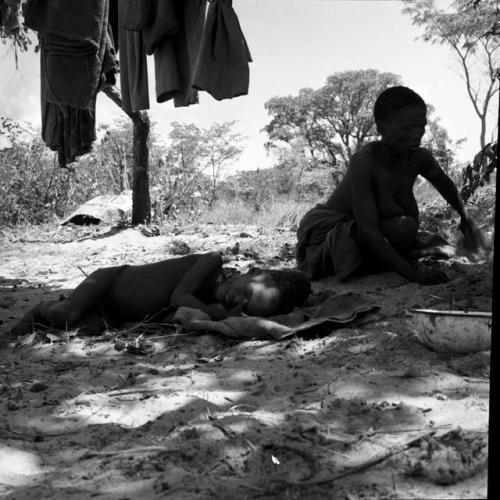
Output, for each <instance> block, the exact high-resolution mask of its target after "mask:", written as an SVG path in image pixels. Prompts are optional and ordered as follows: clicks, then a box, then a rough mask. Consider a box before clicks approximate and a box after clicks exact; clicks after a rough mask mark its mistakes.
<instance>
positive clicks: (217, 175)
mask: <svg viewBox="0 0 500 500" xmlns="http://www.w3.org/2000/svg"><path fill="white" fill-rule="evenodd" d="M234 124H235V122H234V121H232V122H225V123H214V124H213V125H212V126H211V127H210V128H209V129H208V130H205V131H204V134H203V135H204V136H205V137H204V139H205V141H204V145H205V146H204V150H205V158H206V159H205V160H204V161H205V162H206V164H207V165H208V168H209V171H210V179H211V185H212V189H211V195H210V200H209V204H210V205H212V204H213V203H214V202H215V201H216V199H217V188H218V186H219V182H220V180H221V176H222V172H223V170H224V168H225V167H227V166H228V165H229V164H230V163H231V162H234V161H236V159H237V158H238V157H239V156H240V154H241V152H242V151H243V147H242V141H243V138H242V136H241V135H240V134H237V133H234V132H232V130H231V129H232V127H233V126H234Z"/></svg>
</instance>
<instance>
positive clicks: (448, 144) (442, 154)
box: [422, 104, 465, 175]
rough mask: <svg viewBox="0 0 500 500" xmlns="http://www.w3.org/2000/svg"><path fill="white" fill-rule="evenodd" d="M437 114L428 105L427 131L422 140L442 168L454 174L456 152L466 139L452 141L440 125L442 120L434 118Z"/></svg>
mask: <svg viewBox="0 0 500 500" xmlns="http://www.w3.org/2000/svg"><path fill="white" fill-rule="evenodd" d="M434 112H435V109H434V106H432V104H428V105H427V130H426V133H425V135H424V137H423V138H422V147H424V148H426V149H428V150H429V151H430V152H431V153H432V155H433V156H434V158H436V160H437V162H438V163H439V165H440V166H441V168H442V169H443V170H444V171H445V172H446V173H447V174H448V175H450V174H453V172H452V170H453V167H454V164H455V151H456V150H457V148H459V147H460V145H461V144H462V143H463V141H464V140H465V139H459V140H458V141H452V140H451V138H450V136H449V135H448V132H447V131H446V129H445V128H444V127H442V126H441V125H440V121H441V119H440V118H439V117H434V116H433V114H434Z"/></svg>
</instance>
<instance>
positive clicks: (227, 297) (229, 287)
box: [215, 269, 311, 316]
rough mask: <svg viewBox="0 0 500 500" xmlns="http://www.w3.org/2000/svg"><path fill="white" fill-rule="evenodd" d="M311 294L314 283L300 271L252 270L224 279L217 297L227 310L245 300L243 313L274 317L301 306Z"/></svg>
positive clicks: (217, 291)
mask: <svg viewBox="0 0 500 500" xmlns="http://www.w3.org/2000/svg"><path fill="white" fill-rule="evenodd" d="M310 293H311V284H310V283H309V280H308V279H307V278H306V276H305V275H304V274H303V273H301V272H300V271H295V270H281V271H278V270H270V271H263V270H261V269H253V270H251V271H250V272H249V273H248V274H244V275H240V274H237V275H233V276H231V277H230V278H228V279H227V280H226V281H224V282H222V283H221V284H220V285H219V286H218V287H217V289H216V291H215V298H216V300H217V301H218V302H221V303H222V304H224V306H225V307H226V308H228V309H232V308H234V307H236V306H238V305H239V304H240V303H242V302H245V307H244V308H243V312H245V313H246V314H248V315H250V316H272V315H275V314H285V313H288V312H290V311H291V310H292V309H293V308H294V307H295V306H300V305H301V304H302V303H303V302H304V301H305V300H306V298H307V297H308V296H309V294H310Z"/></svg>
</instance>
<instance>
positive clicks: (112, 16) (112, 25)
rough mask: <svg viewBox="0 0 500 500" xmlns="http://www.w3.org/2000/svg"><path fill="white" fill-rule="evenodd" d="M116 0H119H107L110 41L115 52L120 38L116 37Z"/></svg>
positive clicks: (118, 46)
mask: <svg viewBox="0 0 500 500" xmlns="http://www.w3.org/2000/svg"><path fill="white" fill-rule="evenodd" d="M118 2H119V0H109V15H108V23H109V29H108V31H109V34H110V37H111V43H112V44H113V47H114V49H115V51H116V52H118V50H119V49H120V39H119V37H118Z"/></svg>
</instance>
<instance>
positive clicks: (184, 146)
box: [152, 122, 243, 215]
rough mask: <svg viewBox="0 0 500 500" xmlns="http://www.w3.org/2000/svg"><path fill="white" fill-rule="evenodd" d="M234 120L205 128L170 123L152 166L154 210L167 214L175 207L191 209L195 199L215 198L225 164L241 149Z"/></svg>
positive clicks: (191, 124) (241, 140) (241, 141)
mask: <svg viewBox="0 0 500 500" xmlns="http://www.w3.org/2000/svg"><path fill="white" fill-rule="evenodd" d="M234 123H235V122H225V123H214V124H213V125H212V126H211V127H209V128H208V129H202V128H199V127H197V126H196V125H195V124H193V123H179V122H173V123H172V130H171V132H170V134H169V138H170V143H169V144H168V148H167V151H166V154H164V155H163V156H162V157H161V158H160V159H159V162H158V166H157V168H153V169H152V180H153V182H154V184H155V188H157V189H158V190H159V191H160V192H161V195H160V197H159V199H158V200H157V201H156V202H155V205H156V207H157V212H161V213H163V214H165V215H170V214H171V213H172V212H173V211H175V210H177V209H187V210H192V209H193V208H194V206H195V205H196V203H197V202H198V201H199V200H202V201H204V202H206V203H208V204H212V203H213V202H214V201H215V200H216V199H217V196H218V190H219V185H220V181H221V177H222V173H223V171H224V169H225V167H226V166H229V164H230V163H231V162H234V161H236V160H237V158H238V157H239V155H240V154H241V152H242V150H243V147H242V143H243V138H242V137H241V135H240V134H237V133H234V132H233V131H232V128H233V126H234Z"/></svg>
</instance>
